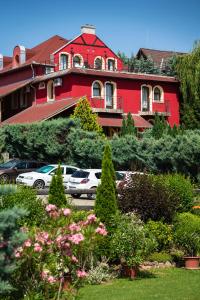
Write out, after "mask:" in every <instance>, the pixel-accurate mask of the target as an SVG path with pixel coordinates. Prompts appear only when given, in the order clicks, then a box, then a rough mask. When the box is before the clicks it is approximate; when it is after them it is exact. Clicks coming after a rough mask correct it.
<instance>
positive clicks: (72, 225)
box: [69, 223, 81, 231]
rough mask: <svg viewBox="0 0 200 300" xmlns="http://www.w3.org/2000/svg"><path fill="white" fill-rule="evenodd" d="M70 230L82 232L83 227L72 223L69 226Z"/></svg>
mask: <svg viewBox="0 0 200 300" xmlns="http://www.w3.org/2000/svg"><path fill="white" fill-rule="evenodd" d="M69 230H70V231H79V230H81V227H80V226H79V225H77V224H76V223H72V224H70V225H69Z"/></svg>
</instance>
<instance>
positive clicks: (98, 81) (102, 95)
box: [91, 80, 104, 99]
mask: <svg viewBox="0 0 200 300" xmlns="http://www.w3.org/2000/svg"><path fill="white" fill-rule="evenodd" d="M95 83H99V84H100V87H101V95H100V96H94V94H93V86H94V84H95ZM91 95H92V98H97V99H103V97H104V86H103V83H102V82H101V81H100V80H95V81H93V83H92V90H91Z"/></svg>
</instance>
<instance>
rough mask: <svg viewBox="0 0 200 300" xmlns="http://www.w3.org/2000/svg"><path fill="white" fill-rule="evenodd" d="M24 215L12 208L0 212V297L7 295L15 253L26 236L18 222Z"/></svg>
mask: <svg viewBox="0 0 200 300" xmlns="http://www.w3.org/2000/svg"><path fill="white" fill-rule="evenodd" d="M25 215H26V211H25V210H24V209H20V208H17V207H13V208H12V209H7V210H4V211H1V212H0V295H1V296H2V295H7V294H9V293H10V292H11V291H12V289H13V287H12V285H11V276H12V273H13V272H14V271H15V270H16V268H17V265H16V257H15V251H16V250H17V248H18V247H20V246H21V245H22V244H23V242H24V240H25V238H26V235H25V234H24V233H23V232H21V231H20V228H19V225H18V223H19V222H18V221H19V219H20V218H21V217H24V216H25Z"/></svg>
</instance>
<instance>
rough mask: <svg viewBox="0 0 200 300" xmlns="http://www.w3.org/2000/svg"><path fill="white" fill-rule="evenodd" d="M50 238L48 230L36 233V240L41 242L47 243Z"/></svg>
mask: <svg viewBox="0 0 200 300" xmlns="http://www.w3.org/2000/svg"><path fill="white" fill-rule="evenodd" d="M48 238H49V234H48V232H45V231H42V232H40V233H39V234H37V235H36V238H35V239H36V241H37V242H40V243H41V244H43V245H44V244H46V243H47V241H48Z"/></svg>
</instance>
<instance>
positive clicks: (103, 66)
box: [94, 55, 105, 70]
mask: <svg viewBox="0 0 200 300" xmlns="http://www.w3.org/2000/svg"><path fill="white" fill-rule="evenodd" d="M97 58H100V59H101V61H102V68H101V70H105V60H104V58H103V57H102V56H100V55H99V56H96V57H95V59H94V69H96V68H95V61H96V59H97Z"/></svg>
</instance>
